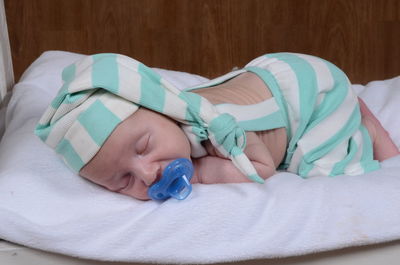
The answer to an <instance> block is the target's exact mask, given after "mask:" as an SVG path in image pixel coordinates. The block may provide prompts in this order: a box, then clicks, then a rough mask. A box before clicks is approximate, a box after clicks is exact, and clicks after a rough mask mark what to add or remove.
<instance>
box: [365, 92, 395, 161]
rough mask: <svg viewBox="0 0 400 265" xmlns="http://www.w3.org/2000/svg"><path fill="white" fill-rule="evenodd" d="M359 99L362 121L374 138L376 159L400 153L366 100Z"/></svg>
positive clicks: (383, 158) (380, 159)
mask: <svg viewBox="0 0 400 265" xmlns="http://www.w3.org/2000/svg"><path fill="white" fill-rule="evenodd" d="M358 101H359V103H360V110H361V116H362V123H363V124H364V126H365V127H366V128H367V130H368V132H369V134H370V136H371V138H372V139H371V140H372V144H373V148H374V159H376V160H379V161H382V160H385V159H388V158H390V157H392V156H395V155H398V154H400V152H399V149H398V148H397V146H396V145H395V144H394V143H393V141H392V139H391V138H390V136H389V134H388V132H387V131H386V130H385V129H384V128H383V127H382V125H381V123H380V122H379V120H378V119H377V118H376V117H375V116H374V114H373V113H372V112H371V111H370V110H369V109H368V107H367V105H366V104H365V102H364V101H363V100H362V99H361V98H358Z"/></svg>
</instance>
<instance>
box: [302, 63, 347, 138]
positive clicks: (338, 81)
mask: <svg viewBox="0 0 400 265" xmlns="http://www.w3.org/2000/svg"><path fill="white" fill-rule="evenodd" d="M321 61H323V62H324V63H325V64H326V65H327V67H328V69H329V71H330V73H331V75H332V78H333V80H334V84H333V88H332V89H331V90H330V91H328V92H327V93H326V94H325V97H324V99H323V100H322V102H321V104H320V105H319V106H318V107H317V108H316V109H315V111H314V113H313V115H312V117H311V122H310V124H309V126H308V127H307V130H306V132H307V131H309V130H311V129H312V128H314V127H315V126H316V125H318V124H319V123H320V122H321V121H322V120H324V119H325V118H326V117H328V116H329V115H331V114H332V113H333V112H334V111H335V110H336V109H337V108H338V107H339V106H340V105H341V104H342V103H343V101H344V99H345V98H346V96H347V94H348V92H349V89H351V88H350V84H349V82H348V79H347V77H346V75H345V74H344V73H343V72H342V71H341V70H340V69H339V68H337V67H336V66H335V65H333V64H332V63H330V62H328V61H325V60H322V59H321Z"/></svg>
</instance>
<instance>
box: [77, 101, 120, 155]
mask: <svg viewBox="0 0 400 265" xmlns="http://www.w3.org/2000/svg"><path fill="white" fill-rule="evenodd" d="M78 121H79V122H80V123H81V124H82V126H83V127H84V128H85V129H86V131H87V132H88V133H89V135H90V136H91V137H92V139H93V140H94V141H95V142H96V144H97V145H98V146H101V145H102V144H103V143H104V141H105V140H106V139H107V138H108V136H109V135H110V134H111V132H112V131H113V130H114V128H115V127H116V126H117V125H118V124H119V123H120V122H121V120H120V119H119V118H118V117H117V116H115V114H114V113H112V112H111V111H110V110H109V109H108V108H107V107H105V106H104V105H103V103H101V101H100V100H96V101H95V102H94V103H93V104H92V105H90V107H89V108H88V109H87V110H86V111H84V112H82V113H81V114H80V115H79V116H78ZM83 148H84V147H83Z"/></svg>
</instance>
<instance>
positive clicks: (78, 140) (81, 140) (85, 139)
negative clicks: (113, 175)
mask: <svg viewBox="0 0 400 265" xmlns="http://www.w3.org/2000/svg"><path fill="white" fill-rule="evenodd" d="M64 138H65V139H66V140H68V141H69V142H70V144H71V145H72V147H73V148H74V150H75V152H76V153H77V154H78V155H79V157H80V158H81V160H82V161H83V163H85V164H86V163H87V162H89V160H90V159H91V158H92V157H93V155H94V154H96V153H97V151H98V150H99V146H98V145H97V144H96V142H94V141H93V139H92V137H91V136H90V134H89V133H88V132H87V131H86V129H85V127H83V126H82V125H81V124H80V123H79V121H75V122H74V124H73V125H72V126H71V128H70V129H69V130H68V132H67V134H66V135H65V137H64Z"/></svg>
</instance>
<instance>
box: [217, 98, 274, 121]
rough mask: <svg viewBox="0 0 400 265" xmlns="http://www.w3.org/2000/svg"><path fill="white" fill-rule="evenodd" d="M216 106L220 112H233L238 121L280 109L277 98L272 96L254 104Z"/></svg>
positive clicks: (256, 117)
mask: <svg viewBox="0 0 400 265" xmlns="http://www.w3.org/2000/svg"><path fill="white" fill-rule="evenodd" d="M216 108H217V110H218V111H219V112H220V113H229V114H231V115H232V116H233V117H235V118H236V120H237V121H248V120H255V119H259V118H263V117H265V116H267V115H270V114H271V113H274V112H276V111H278V110H279V106H278V104H276V101H275V98H270V99H267V100H265V101H262V102H260V103H257V104H252V105H237V104H219V105H216Z"/></svg>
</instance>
